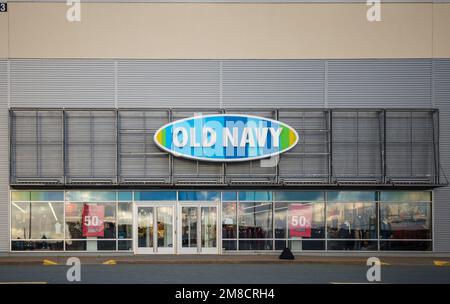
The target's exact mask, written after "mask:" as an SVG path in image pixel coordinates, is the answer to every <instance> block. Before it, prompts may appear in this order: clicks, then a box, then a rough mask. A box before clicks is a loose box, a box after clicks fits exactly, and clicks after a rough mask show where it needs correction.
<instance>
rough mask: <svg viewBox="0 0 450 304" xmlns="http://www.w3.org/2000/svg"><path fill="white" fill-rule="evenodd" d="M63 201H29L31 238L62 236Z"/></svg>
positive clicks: (57, 237) (55, 237)
mask: <svg viewBox="0 0 450 304" xmlns="http://www.w3.org/2000/svg"><path fill="white" fill-rule="evenodd" d="M63 225H64V206H63V203H55V202H49V203H31V238H32V239H43V240H44V239H62V238H64V231H63Z"/></svg>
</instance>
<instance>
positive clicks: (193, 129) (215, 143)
mask: <svg viewBox="0 0 450 304" xmlns="http://www.w3.org/2000/svg"><path fill="white" fill-rule="evenodd" d="M153 139H154V141H155V143H156V144H157V145H158V147H160V148H161V149H163V150H165V151H167V152H169V153H172V154H173V155H175V156H177V157H185V158H190V159H195V160H204V161H216V162H231V161H247V160H254V159H260V158H266V157H270V156H274V155H277V154H280V153H283V152H286V151H288V150H289V149H291V148H292V147H294V146H295V145H296V144H297V142H298V139H299V136H298V133H297V132H296V131H295V130H294V129H293V128H292V127H290V126H288V125H287V124H285V123H282V122H280V121H276V120H273V119H268V118H263V117H258V116H252V115H241V114H217V115H204V116H195V117H189V118H185V119H181V120H177V121H174V122H171V123H168V124H166V125H164V126H162V127H161V128H159V129H158V130H157V131H156V133H155V135H154V138H153Z"/></svg>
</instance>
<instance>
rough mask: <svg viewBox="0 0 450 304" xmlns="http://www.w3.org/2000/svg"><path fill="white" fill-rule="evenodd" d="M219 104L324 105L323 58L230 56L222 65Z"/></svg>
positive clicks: (229, 106) (234, 105)
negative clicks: (242, 57) (247, 58)
mask: <svg viewBox="0 0 450 304" xmlns="http://www.w3.org/2000/svg"><path fill="white" fill-rule="evenodd" d="M222 81H223V82H222V83H223V85H222V94H223V107H224V108H234V107H244V108H253V107H256V108H261V107H263V108H274V107H297V108H301V107H314V108H321V107H323V106H324V93H325V62H324V61H323V60H230V61H224V62H223V67H222Z"/></svg>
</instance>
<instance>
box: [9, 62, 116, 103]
mask: <svg viewBox="0 0 450 304" xmlns="http://www.w3.org/2000/svg"><path fill="white" fill-rule="evenodd" d="M10 62H11V107H110V108H112V107H114V61H112V60H79V59H67V60H66V59H64V60H60V59H58V60H54V59H26V60H25V59H23V60H22V59H13V60H11V61H10Z"/></svg>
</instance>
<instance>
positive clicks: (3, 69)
mask: <svg viewBox="0 0 450 304" xmlns="http://www.w3.org/2000/svg"><path fill="white" fill-rule="evenodd" d="M8 130H9V128H8V68H7V61H6V60H0V172H3V174H0V252H5V251H8V250H9V186H8V184H9V181H8V179H9V177H8V176H7V175H8V174H6V172H9V161H8V154H9V153H8V147H9V143H8V137H9V136H8Z"/></svg>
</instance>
